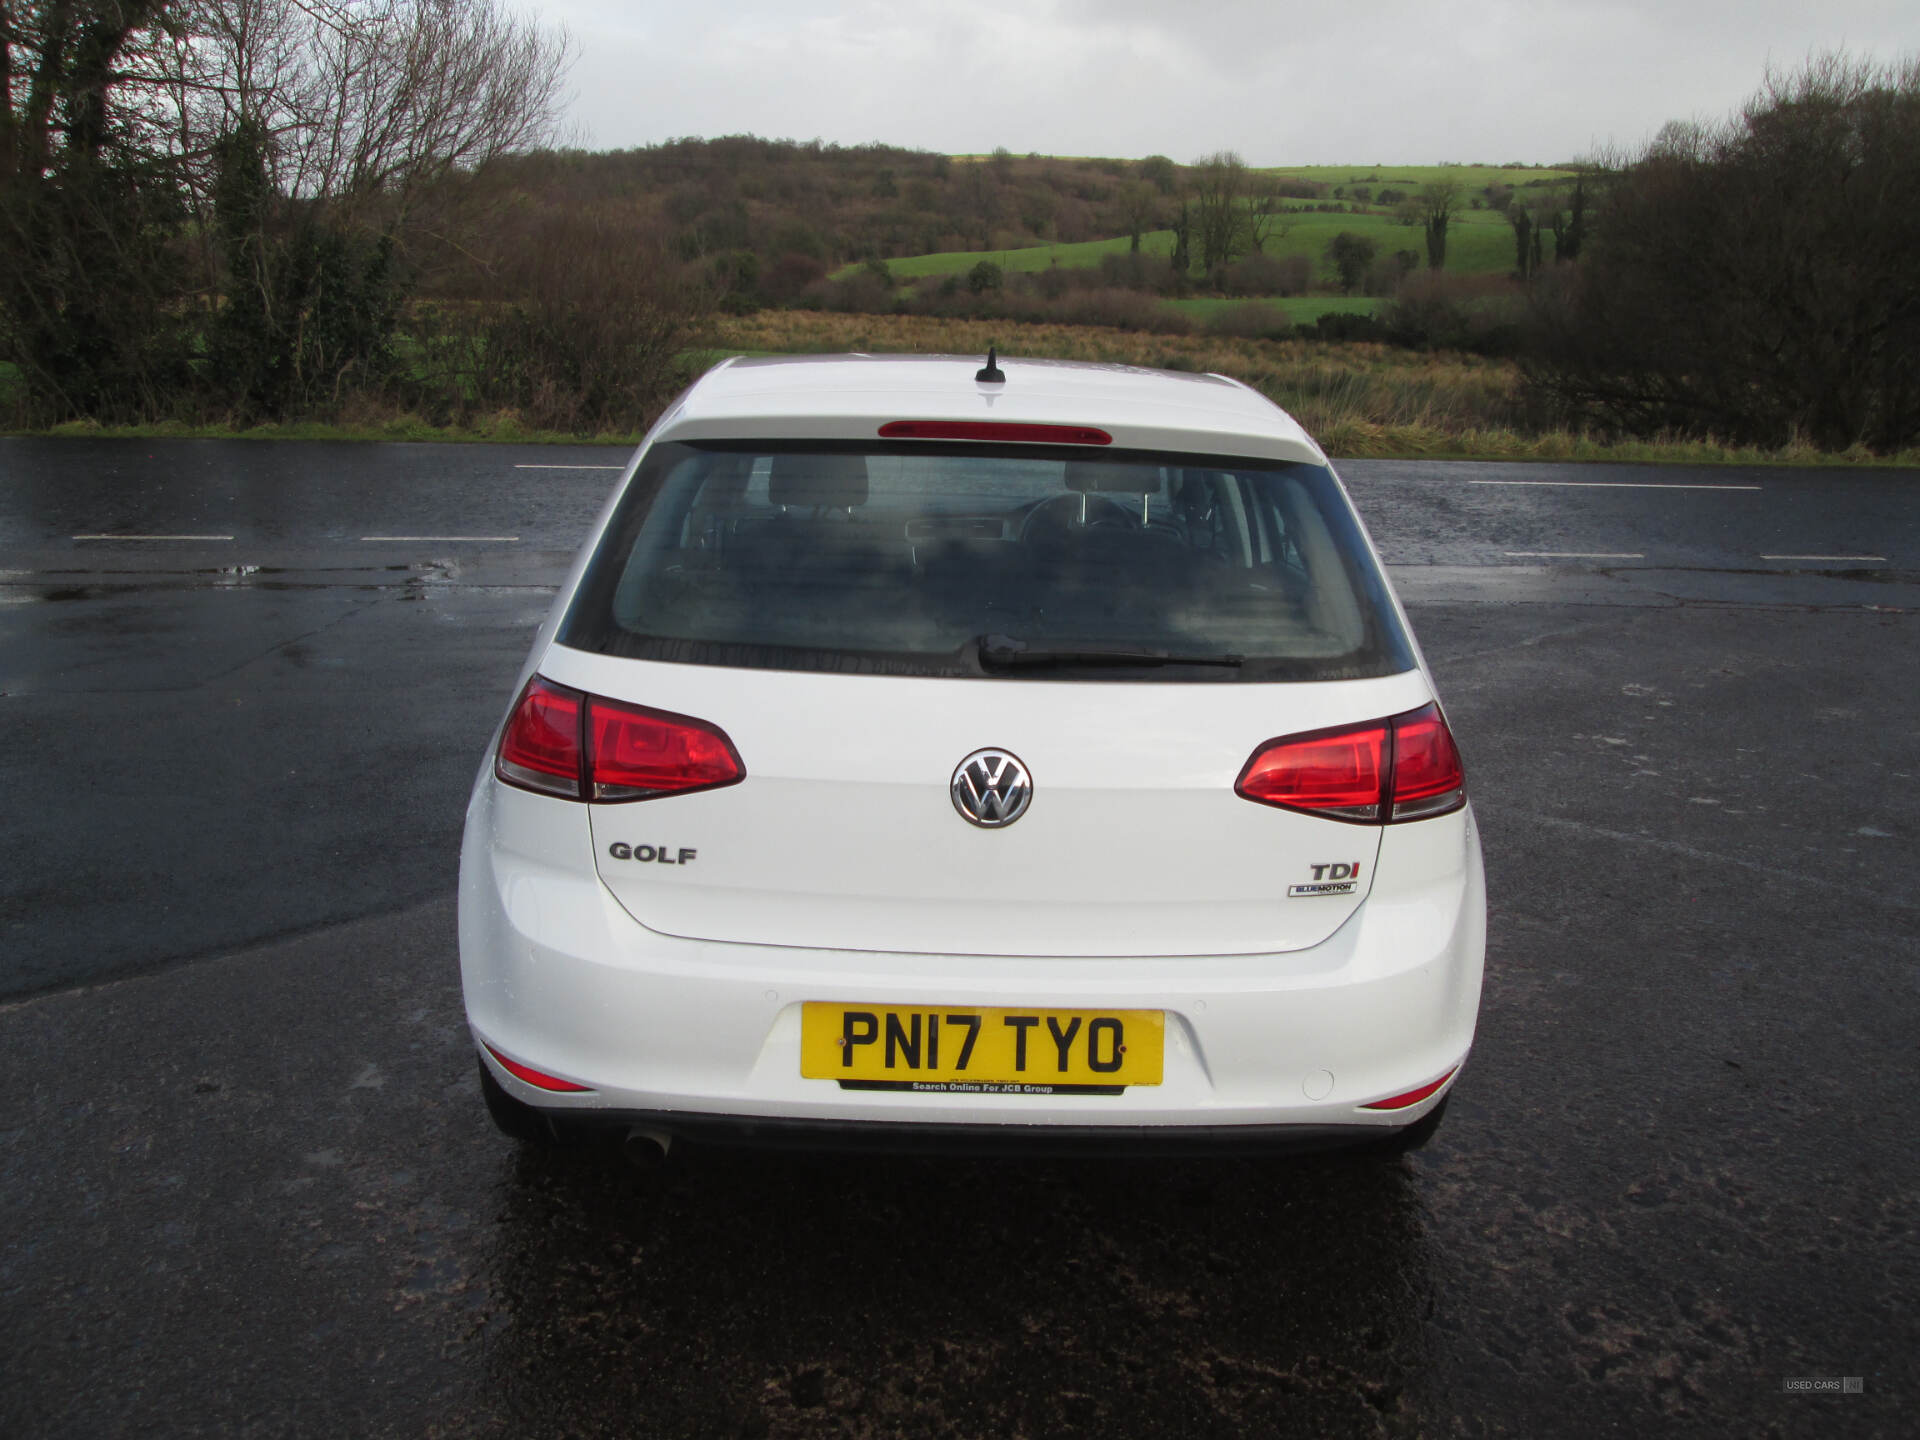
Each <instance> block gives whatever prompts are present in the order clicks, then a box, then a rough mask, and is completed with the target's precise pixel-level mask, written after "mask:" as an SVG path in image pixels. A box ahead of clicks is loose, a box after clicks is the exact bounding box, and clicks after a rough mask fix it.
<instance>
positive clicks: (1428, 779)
mask: <svg viewBox="0 0 1920 1440" xmlns="http://www.w3.org/2000/svg"><path fill="white" fill-rule="evenodd" d="M1233 788H1234V793H1235V794H1238V795H1243V796H1245V797H1246V798H1247V799H1249V800H1254V801H1257V802H1259V803H1260V804H1262V805H1276V806H1278V807H1280V808H1281V809H1282V810H1300V811H1304V812H1306V813H1307V814H1309V815H1319V816H1323V817H1324V818H1326V819H1329V820H1346V821H1350V822H1352V823H1354V824H1357V825H1381V824H1395V823H1398V822H1400V821H1405V820H1426V819H1429V818H1431V817H1432V816H1435V815H1445V814H1447V813H1448V812H1450V811H1453V810H1458V809H1459V808H1460V807H1461V806H1463V805H1465V804H1466V803H1467V788H1466V772H1465V770H1464V769H1463V768H1462V766H1461V764H1460V751H1459V748H1458V747H1457V746H1455V744H1454V743H1453V733H1452V732H1451V731H1450V730H1448V729H1447V722H1446V719H1445V717H1443V716H1442V715H1441V714H1440V707H1439V706H1438V705H1423V706H1422V707H1421V708H1420V709H1418V710H1409V711H1407V713H1406V714H1404V715H1395V716H1393V717H1391V718H1390V719H1386V720H1368V721H1365V722H1363V723H1361V724H1358V725H1343V726H1340V727H1339V728H1338V729H1334V730H1316V731H1314V732H1313V733H1311V734H1308V735H1289V736H1283V737H1282V738H1280V739H1278V740H1269V741H1267V743H1266V744H1264V745H1262V746H1261V747H1260V748H1259V749H1258V750H1256V751H1254V752H1253V757H1252V758H1251V759H1250V760H1248V761H1247V763H1246V766H1245V768H1243V769H1242V770H1241V772H1240V778H1239V779H1238V780H1236V781H1235V782H1234V786H1233Z"/></svg>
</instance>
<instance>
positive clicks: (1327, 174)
mask: <svg viewBox="0 0 1920 1440" xmlns="http://www.w3.org/2000/svg"><path fill="white" fill-rule="evenodd" d="M1257 168H1258V169H1259V171H1260V173H1261V174H1262V175H1277V176H1282V177H1285V178H1289V179H1295V180H1311V181H1313V182H1315V183H1316V184H1320V185H1326V186H1334V185H1370V186H1372V187H1373V189H1374V191H1375V193H1378V192H1379V190H1380V187H1381V186H1383V185H1384V186H1387V187H1390V188H1392V189H1395V190H1406V189H1409V188H1411V187H1413V186H1416V185H1427V184H1432V183H1433V182H1435V181H1440V180H1456V181H1458V182H1459V183H1460V186H1461V188H1462V189H1463V190H1465V191H1467V192H1468V193H1469V194H1473V193H1477V192H1479V191H1481V190H1484V189H1485V188H1486V187H1487V186H1489V185H1491V184H1493V183H1494V182H1495V181H1498V182H1499V183H1501V184H1502V185H1511V186H1513V187H1514V189H1516V190H1518V189H1522V188H1523V187H1526V186H1529V185H1571V184H1572V183H1573V180H1574V176H1575V175H1576V174H1577V173H1578V172H1576V171H1573V170H1552V169H1547V168H1544V167H1539V168H1536V167H1534V166H1531V165H1262V166H1259V167H1257Z"/></svg>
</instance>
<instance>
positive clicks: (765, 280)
mask: <svg viewBox="0 0 1920 1440" xmlns="http://www.w3.org/2000/svg"><path fill="white" fill-rule="evenodd" d="M826 274H827V267H826V266H824V265H822V264H821V263H820V262H819V261H818V260H816V259H814V258H813V257H812V256H811V255H802V254H800V253H799V252H798V251H793V250H789V251H788V252H787V253H786V254H784V255H782V256H781V257H780V258H779V259H778V260H776V261H774V262H773V264H771V265H769V266H768V267H767V269H766V273H765V274H763V275H762V276H761V277H760V293H761V294H762V295H764V296H765V297H766V298H767V300H768V302H769V303H771V304H774V305H791V304H792V303H793V302H794V300H795V299H797V298H798V297H799V295H800V293H801V292H802V291H804V290H805V289H806V288H807V287H808V286H810V285H813V284H816V283H818V282H819V281H821V280H824V279H825V278H826Z"/></svg>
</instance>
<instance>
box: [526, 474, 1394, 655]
mask: <svg viewBox="0 0 1920 1440" xmlns="http://www.w3.org/2000/svg"><path fill="white" fill-rule="evenodd" d="M559 639H560V642H561V643H562V644H564V645H568V646H572V647H574V648H576V649H581V650H588V651H593V652H596V653H600V654H607V655H618V656H628V657H632V658H637V659H649V660H666V661H674V662H679V663H683V664H705V665H730V666H748V667H758V668H767V669H783V670H846V671H867V672H875V673H887V674H907V675H941V676H997V677H1007V678H1035V679H1062V678H1069V679H1101V680H1108V679H1122V680H1179V681H1183V682H1186V681H1195V680H1347V679H1364V678H1370V677H1373V676H1379V675H1391V674H1397V673H1399V672H1401V671H1404V670H1408V669H1411V668H1412V666H1413V659H1412V655H1411V652H1410V649H1409V647H1408V644H1407V641H1406V637H1405V635H1404V634H1403V633H1402V631H1401V629H1400V626H1399V624H1398V621H1397V619H1396V617H1395V614H1394V610H1393V607H1392V605H1391V604H1390V603H1389V602H1388V600H1387V597H1386V594H1385V591H1384V588H1383V585H1382V583H1381V579H1380V575H1379V571H1378V568H1377V566H1376V564H1375V562H1374V560H1373V557H1372V555H1371V553H1370V551H1369V549H1368V546H1367V544H1366V541H1365V539H1364V538H1363V537H1362V536H1361V534H1360V532H1359V529H1358V527H1357V526H1356V525H1355V523H1354V521H1353V518H1352V515H1351V513H1350V511H1349V510H1348V508H1347V504H1346V501H1345V499H1344V498H1343V497H1342V495H1341V493H1340V490H1339V487H1338V485H1337V484H1336V483H1335V482H1334V479H1333V476H1332V475H1331V474H1330V473H1329V472H1328V471H1327V470H1326V469H1325V468H1323V467H1321V466H1318V465H1303V464H1286V463H1281V462H1270V461H1241V460H1223V459H1220V458H1218V457H1195V456H1174V455H1155V454H1142V453H1137V452H1135V453H1119V454H1108V453H1102V454H1097V455H1093V454H1089V453H1088V452H1084V451H1075V452H1072V453H1070V454H1065V455H1063V454H1062V452H1061V450H1060V448H1059V447H1028V448H987V447H983V446H978V445H972V446H967V445H928V444H922V445H911V444H895V445H886V444H873V445H865V446H856V447H848V446H844V445H842V446H828V445H805V444H798V443H784V442H766V441H762V442H752V443H737V442H736V443H727V444H706V443H700V444H660V445H655V446H654V447H653V448H652V449H651V450H649V451H648V453H647V455H646V458H645V460H644V461H643V462H642V464H641V468H640V471H639V473H638V474H637V475H636V476H635V477H634V480H633V483H632V484H631V485H630V486H629V487H628V490H627V493H626V495H625V497H624V498H623V499H622V501H621V503H620V506H619V508H618V510H617V511H616V512H615V514H614V517H613V520H612V523H611V524H610V525H609V526H608V528H607V532H606V534H605V536H604V538H603V539H602V541H601V543H600V545H599V547H598V549H597V550H596V551H595V553H594V555H593V557H592V559H591V561H590V562H589V564H588V567H587V570H586V573H585V576H584V578H583V580H582V582H581V587H580V590H579V593H578V594H577V596H576V597H575V600H574V603H573V605H572V606H571V608H570V609H569V611H568V614H567V617H566V619H565V621H564V622H563V624H562V627H561V632H560V636H559Z"/></svg>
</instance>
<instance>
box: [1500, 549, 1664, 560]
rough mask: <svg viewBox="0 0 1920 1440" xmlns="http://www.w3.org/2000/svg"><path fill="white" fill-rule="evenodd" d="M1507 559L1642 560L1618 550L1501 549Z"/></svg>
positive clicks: (1637, 555) (1635, 555) (1640, 557)
mask: <svg viewBox="0 0 1920 1440" xmlns="http://www.w3.org/2000/svg"><path fill="white" fill-rule="evenodd" d="M1500 553H1501V554H1502V555H1505V556H1506V557H1507V558H1508V559H1509V560H1644V559H1646V558H1647V557H1646V556H1645V555H1640V554H1630V553H1627V552H1624V551H1618V550H1502V551H1501V552H1500Z"/></svg>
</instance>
